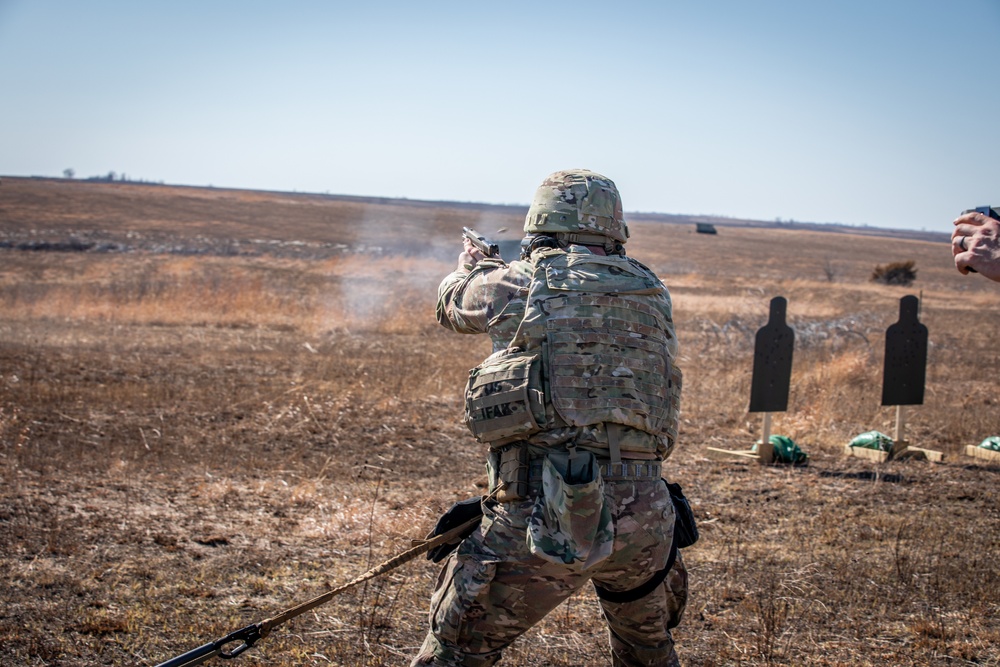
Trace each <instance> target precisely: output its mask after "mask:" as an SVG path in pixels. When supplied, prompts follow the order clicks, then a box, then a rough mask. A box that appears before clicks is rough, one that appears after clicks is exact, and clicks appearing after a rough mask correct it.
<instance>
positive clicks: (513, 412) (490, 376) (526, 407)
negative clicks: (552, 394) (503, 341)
mask: <svg viewBox="0 0 1000 667" xmlns="http://www.w3.org/2000/svg"><path fill="white" fill-rule="evenodd" d="M541 386H542V380H541V361H540V357H539V355H537V354H525V353H524V352H522V351H521V350H519V349H516V348H513V349H510V348H509V349H506V350H501V351H500V352H496V353H494V354H492V355H490V356H489V357H487V358H486V360H485V361H483V363H481V364H480V365H478V366H476V367H475V368H473V369H472V370H471V371H469V382H468V384H467V385H466V388H465V424H466V426H468V427H469V430H470V431H472V435H474V436H475V437H476V440H478V441H479V442H486V443H490V444H492V445H497V444H502V443H505V442H512V441H514V440H521V439H524V438H526V437H528V436H530V435H532V434H534V433H538V432H539V431H540V430H541V427H540V426H539V423H540V422H542V423H544V421H545V405H544V398H543V396H542V391H541Z"/></svg>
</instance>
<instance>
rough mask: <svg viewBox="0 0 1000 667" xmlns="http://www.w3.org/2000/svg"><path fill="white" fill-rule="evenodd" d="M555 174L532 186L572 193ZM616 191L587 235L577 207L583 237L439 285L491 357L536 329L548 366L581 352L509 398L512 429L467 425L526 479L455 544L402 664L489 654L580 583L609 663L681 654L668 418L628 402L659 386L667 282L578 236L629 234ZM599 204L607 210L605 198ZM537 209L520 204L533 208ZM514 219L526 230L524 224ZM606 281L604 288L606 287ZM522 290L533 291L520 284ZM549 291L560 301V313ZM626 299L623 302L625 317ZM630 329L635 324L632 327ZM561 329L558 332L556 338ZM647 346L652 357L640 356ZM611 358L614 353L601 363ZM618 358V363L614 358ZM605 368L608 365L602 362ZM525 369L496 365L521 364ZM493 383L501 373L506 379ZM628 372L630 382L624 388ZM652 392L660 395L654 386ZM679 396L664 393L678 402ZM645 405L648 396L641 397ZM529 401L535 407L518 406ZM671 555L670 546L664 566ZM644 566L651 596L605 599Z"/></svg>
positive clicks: (638, 580) (665, 354) (445, 318)
mask: <svg viewBox="0 0 1000 667" xmlns="http://www.w3.org/2000/svg"><path fill="white" fill-rule="evenodd" d="M564 173H566V172H557V173H556V174H553V175H552V176H550V177H549V179H547V180H546V182H545V183H543V186H542V188H540V192H541V191H542V189H547V190H548V194H550V193H551V192H552V191H556V192H557V194H558V196H560V197H562V199H560V200H559V201H558V202H557V203H559V204H561V203H562V202H563V201H565V200H567V199H569V198H570V195H568V194H566V192H564V191H563V190H559V188H560V187H561V183H562V178H563V174H564ZM581 173H582V174H584V175H585V176H586V178H587V179H590V180H591V181H593V180H595V179H596V180H597V182H598V183H603V182H605V181H606V182H607V183H610V188H612V189H613V194H614V196H615V197H617V189H614V184H613V183H611V182H610V181H607V179H604V177H601V176H600V175H598V174H593V173H592V172H571V173H570V174H571V176H574V177H575V176H577V175H578V174H581ZM601 179H604V180H603V181H602V180H601ZM589 187H591V188H593V186H592V185H591V186H589ZM536 198H537V195H536ZM572 203H574V205H577V202H575V201H574V202H572ZM613 204H614V205H615V206H617V212H618V215H617V216H606V217H604V218H602V219H601V223H602V225H604V227H603V228H602V229H600V230H598V231H601V234H600V235H597V236H598V238H597V239H596V240H595V238H594V235H588V234H587V232H589V231H592V230H588V229H586V224H585V222H586V218H585V217H584V216H583V215H582V214H581V215H580V220H583V221H584V224H581V225H580V230H581V231H582V232H584V233H583V234H582V236H581V237H578V238H582V239H583V240H582V242H580V243H573V240H577V239H571V240H570V242H568V243H563V244H562V245H563V246H564V248H561V249H545V248H543V249H540V250H537V251H535V252H533V253H532V254H531V256H530V257H529V258H527V259H522V260H518V261H514V262H511V263H510V264H509V265H508V264H505V263H503V262H502V261H499V260H492V259H485V260H481V261H479V262H478V263H477V264H476V265H475V266H474V267H465V268H460V269H459V270H458V271H455V272H454V273H452V274H451V275H449V276H447V277H446V278H445V279H444V281H443V282H442V283H441V286H440V288H439V293H438V307H437V317H438V320H439V322H441V324H443V325H444V326H446V327H448V328H450V329H453V330H454V331H457V332H459V333H487V334H489V335H490V337H491V338H492V341H493V349H494V355H491V358H490V359H494V358H496V359H497V360H498V363H500V364H502V363H504V361H505V359H507V358H514V359H515V360H516V359H517V354H513V355H512V356H508V355H510V353H511V351H512V350H513V351H514V352H515V353H519V351H522V350H528V351H529V352H530V351H532V350H537V349H540V348H541V347H542V345H543V342H544V344H547V345H548V348H549V351H548V352H547V354H548V356H547V357H546V364H547V369H548V372H550V373H551V372H552V367H553V362H552V359H555V358H557V356H555V355H563V357H564V358H566V359H575V360H577V361H576V363H577V365H578V366H581V367H583V368H584V369H585V371H584V372H582V376H583V377H575V376H579V375H581V373H580V372H576V371H573V369H572V368H571V369H570V372H569V373H564V374H563V375H568V376H569V377H562V376H560V377H552V378H546V380H545V387H546V388H547V389H548V388H549V387H550V385H555V384H558V383H562V384H563V385H565V386H566V387H568V388H564V389H556V388H555V387H554V386H553V387H552V391H551V394H552V398H547V399H546V400H545V402H544V405H531V406H529V405H528V403H530V402H531V401H530V400H528V399H525V405H524V406H523V412H519V411H518V410H517V406H516V405H515V414H513V415H511V414H507V415H505V417H504V418H503V423H504V424H514V425H513V426H512V428H511V429H510V430H507V431H497V430H495V429H494V430H487V432H486V433H485V434H484V433H480V432H477V431H476V429H475V428H473V424H471V423H470V428H473V432H474V433H475V434H476V435H477V437H480V436H484V437H480V439H481V440H482V441H484V442H487V443H488V444H489V445H490V449H491V451H490V457H489V462H488V470H489V472H490V483H491V491H493V490H494V489H495V488H496V487H497V486H498V485H500V481H499V480H500V478H501V477H502V475H501V474H500V473H499V472H498V468H500V467H502V466H501V465H500V464H499V462H500V457H501V452H504V451H506V450H508V449H509V448H511V447H517V448H521V449H522V450H523V451H524V452H526V454H525V460H526V461H528V462H529V463H528V467H529V468H530V475H529V482H528V487H527V490H528V493H527V494H526V497H523V498H521V497H515V498H513V499H512V500H510V501H507V502H498V501H496V500H488V501H486V502H484V503H483V511H484V519H483V522H482V524H481V525H480V527H479V530H478V531H477V532H474V533H473V534H472V535H471V536H469V537H468V538H467V539H465V540H464V541H463V542H462V543H461V545H459V547H458V549H457V550H456V551H455V553H453V554H451V556H450V557H449V560H448V561H447V563H446V565H445V567H444V569H443V570H442V572H441V575H440V578H439V580H438V584H437V587H436V589H435V592H434V596H433V598H432V601H431V610H430V626H431V627H430V632H429V633H428V635H427V637H426V639H425V641H424V644H423V646H422V648H421V650H420V653H419V654H418V656H417V657H416V658H415V659H414V661H413V663H412V664H413V665H474V666H477V667H478V666H486V665H492V664H494V663H495V662H497V661H498V660H499V659H500V657H501V653H502V651H503V649H504V648H505V647H507V646H509V645H510V643H511V642H513V641H514V640H515V639H516V638H517V637H519V636H520V635H521V634H523V633H524V632H525V631H527V630H528V629H529V628H530V627H531V626H533V625H534V624H535V623H537V622H538V621H539V620H541V618H542V617H544V616H545V615H546V614H547V613H548V612H550V611H551V610H552V609H554V608H555V607H556V606H557V605H558V604H559V603H560V602H562V601H563V600H565V599H566V598H568V597H569V596H571V595H572V594H573V593H575V592H576V591H578V590H579V589H580V588H581V587H583V586H585V585H586V584H587V582H588V581H593V582H594V583H595V585H596V587H597V588H598V591H599V597H600V598H601V607H602V610H603V614H604V617H605V619H606V621H607V623H608V628H609V635H610V643H611V649H612V656H613V663H614V664H615V665H629V666H631V665H636V666H639V665H643V666H649V665H656V666H661V665H677V664H679V663H678V662H677V655H676V653H675V651H674V646H673V639H672V637H671V634H670V628H672V627H674V626H676V625H677V624H678V623H679V622H680V619H681V615H682V613H683V610H684V606H685V602H686V599H687V572H686V570H685V568H684V564H683V562H682V559H681V558H680V554H679V552H677V550H676V549H672V548H671V547H672V539H673V525H674V509H673V505H672V503H671V499H670V495H669V493H668V491H667V488H666V484H665V482H664V481H663V480H662V479H660V475H659V470H660V468H659V465H660V463H659V462H660V461H661V460H663V459H665V458H666V457H667V456H669V454H670V451H671V449H672V447H673V439H674V435H675V433H676V432H675V431H673V430H670V429H669V428H666V427H663V428H661V426H660V425H661V422H663V421H664V419H659V420H658V421H657V420H653V421H652V422H651V421H649V420H650V419H652V417H650V416H649V415H648V414H647V413H652V412H656V411H657V410H658V409H659V408H658V407H657V405H656V403H657V398H656V397H655V396H654V397H652V398H648V397H647V398H646V399H644V400H645V403H644V405H646V408H647V409H646V410H645V411H641V410H640V411H638V412H637V411H635V410H632V411H630V409H629V405H630V402H629V399H630V398H631V397H632V394H633V393H635V391H636V389H635V388H636V387H646V386H651V385H661V386H665V385H666V384H667V380H668V378H667V377H666V375H667V374H668V371H667V370H666V369H667V368H669V367H670V365H671V361H672V360H673V359H674V358H676V353H677V342H676V338H675V336H674V332H673V321H672V312H671V303H670V296H669V293H668V292H667V291H666V288H664V287H663V286H662V283H660V282H659V280H658V279H656V277H655V276H653V275H652V273H651V272H649V270H648V269H646V268H645V267H643V266H642V265H641V264H639V263H638V262H635V261H634V260H631V259H627V258H625V257H624V256H623V255H622V256H618V255H616V254H615V255H614V256H611V257H606V256H603V255H599V254H594V252H593V251H592V250H591V249H589V248H588V247H587V246H591V247H593V245H594V242H596V243H601V242H602V240H601V238H600V237H602V236H604V237H606V236H607V235H608V234H609V233H610V235H611V236H612V237H613V238H617V237H618V236H619V235H620V240H621V241H624V238H625V237H626V236H627V232H626V231H625V230H624V221H621V227H620V228H615V227H613V225H614V224H615V222H616V220H619V219H620V204H619V203H618V202H617V200H615V201H614V202H613ZM598 205H600V206H604V207H605V209H606V208H607V202H598ZM550 208H551V206H550ZM583 208H584V207H583V206H582V205H581V206H580V209H581V210H583ZM532 215H533V212H532V211H530V210H529V222H530V220H531V219H532ZM609 219H610V220H611V222H610V223H609ZM574 220H576V218H574ZM609 224H610V225H612V227H611V230H612V231H611V232H608V228H609V227H608V225H609ZM525 229H526V231H528V230H529V224H528V223H526V226H525ZM543 229H544V227H543ZM619 229H620V231H619ZM583 243H586V245H583ZM608 247H609V248H612V247H613V245H611V244H610V243H609V245H608ZM618 247H619V248H620V246H618ZM540 271H544V272H546V275H547V276H548V284H549V286H550V287H553V286H554V288H555V292H554V293H553V294H550V293H547V292H545V288H544V287H542V288H539V287H538V283H539V278H538V276H539V272H540ZM533 276H534V278H533ZM588 280H594V281H595V283H594V290H595V291H597V292H599V294H597V295H596V296H594V295H592V294H591V292H590V291H587V292H580V291H578V292H573V293H572V294H574V295H575V294H585V295H590V296H586V297H584V300H582V301H581V300H579V299H577V300H573V298H570V299H564V298H563V296H564V294H563V293H561V292H559V289H560V285H561V283H562V282H564V281H568V282H571V283H573V284H574V285H579V284H583V285H588V283H587V281H588ZM615 281H618V283H616V282H615ZM542 282H544V280H543V281H542ZM609 282H610V284H611V287H607V285H608V283H609ZM616 284H617V285H618V286H615V285H616ZM605 288H606V289H605ZM529 289H530V290H533V291H531V292H530V294H529ZM601 289H603V290H604V291H603V292H601ZM619 289H620V291H621V292H624V293H630V294H633V295H637V296H632V297H630V298H631V301H629V302H628V303H624V302H621V301H620V299H619V295H618V292H617V291H615V290H619ZM588 290H589V288H588ZM546 304H547V305H546ZM553 304H563V305H567V307H566V308H563V309H562V310H561V311H559V312H556V311H555V310H553V307H552V305H553ZM623 308H628V309H631V310H629V311H628V313H631V315H628V313H626V311H625V310H622V309H623ZM637 309H638V310H637ZM621 313H626V315H621ZM636 313H638V315H636ZM560 317H561V318H564V319H563V320H562V321H563V322H564V324H568V325H569V326H570V327H574V326H575V327H577V328H578V329H579V330H580V331H590V330H597V329H599V330H600V331H602V332H604V331H606V330H611V329H613V328H614V327H615V326H619V327H624V330H623V331H624V333H623V332H621V331H620V332H618V333H619V334H620V335H624V336H625V337H626V338H625V339H622V338H621V337H619V338H618V339H615V338H614V336H613V335H610V334H608V335H603V337H600V336H599V337H596V338H591V339H587V338H586V337H585V336H584V337H581V336H582V334H572V333H571V334H566V333H565V331H563V332H562V333H560V331H559V329H558V325H556V326H555V327H553V325H552V320H553V319H557V318H560ZM628 317H632V319H636V318H638V319H639V320H644V323H643V322H628V323H626V324H624V325H622V324H621V320H622V318H625V319H628ZM602 318H603V319H602ZM605 325H606V326H605ZM564 328H565V327H564ZM637 330H638V331H641V332H643V335H641V336H640V335H639V334H638V333H635V331H637ZM647 334H648V336H647ZM560 335H562V338H560ZM567 336H569V337H568V338H567ZM629 337H633V338H642V339H643V340H646V339H647V338H650V339H651V340H654V341H656V343H655V346H654V347H655V348H656V350H654V351H653V352H656V353H655V354H654V353H653V352H651V351H649V350H645V349H642V348H639V352H638V353H636V352H635V351H634V350H632V351H631V352H630V350H628V349H624V348H623V346H622V345H620V343H621V341H622V340H626V341H628V340H630V338H629ZM543 339H544V340H543ZM561 340H562V341H568V342H566V344H565V345H563V344H562V343H560V341H561ZM581 341H585V343H582V342H581ZM602 345H603V347H602ZM650 345H653V344H652V343H650ZM587 347H595V348H597V349H598V350H599V351H600V353H599V354H596V355H594V356H592V357H591V358H585V357H586V355H583V356H581V354H578V353H579V352H580V350H582V349H584V348H587ZM609 350H610V351H612V352H609ZM619 353H620V354H623V355H626V356H625V357H624V358H625V361H620V360H619V358H618V356H617V354H619ZM630 353H631V354H633V356H635V355H636V354H638V357H637V358H636V359H632V360H631V362H634V363H631V362H630V360H629V359H628V358H627V355H628V354H630ZM657 354H658V355H659V356H657ZM522 356H523V355H522ZM611 357H614V358H613V359H612V358H611ZM647 357H648V358H650V359H653V362H648V361H645V359H646V358H647ZM531 359H534V357H531ZM581 359H582V361H581ZM609 359H611V362H612V363H610V364H607V363H604V362H607V361H608V360H609ZM487 361H490V360H487ZM598 361H600V362H601V363H598ZM664 361H665V365H666V367H664V365H663V364H664ZM531 363H532V364H534V361H532V362H531ZM484 364H485V362H484ZM616 364H617V368H612V367H614V366H615V365H616ZM644 364H645V365H646V367H647V371H648V370H649V368H652V369H654V370H656V369H659V370H657V371H656V372H653V373H652V375H653V376H654V377H649V378H647V377H645V375H650V373H648V372H647V373H645V375H644V374H643V371H642V368H643V367H644ZM650 364H652V365H650ZM539 365H540V364H539ZM605 366H607V367H608V369H610V370H603V371H602V370H601V369H602V368H603V367H605ZM626 366H629V368H625V367H626ZM526 368H527V366H526ZM531 368H534V366H531ZM595 369H596V370H595ZM630 369H631V370H630ZM480 370H481V369H480ZM633 371H634V372H633ZM532 372H534V371H525V372H524V373H522V374H520V375H519V374H517V373H509V374H508V375H505V376H504V377H505V378H520V377H522V376H526V375H530V374H531V373H532ZM602 373H603V375H602ZM473 375H475V371H474V372H473ZM556 375H558V373H557V374H556ZM619 376H625V377H624V379H623V380H622V381H623V382H625V384H622V383H621V382H619V380H621V379H622V378H621V377H619ZM646 380H649V381H648V382H646ZM514 383H515V384H516V379H515V381H514ZM496 384H498V385H503V386H504V387H507V386H508V385H509V384H510V383H509V382H504V383H496ZM470 386H471V384H470ZM623 386H624V387H630V388H629V389H621V387H623ZM581 387H583V389H581ZM512 391H513V390H512ZM643 391H645V389H643ZM650 391H652V392H654V393H655V392H656V389H653V390H650ZM678 391H679V389H678ZM573 392H576V393H573ZM528 394H530V392H527V391H526V392H525V395H528ZM588 397H590V398H588ZM677 398H679V396H674V397H672V399H673V400H674V405H675V407H676V399H677ZM487 399H489V397H487ZM660 399H661V401H660V402H664V401H666V402H665V403H664V405H663V406H660V407H662V410H661V412H663V415H661V417H664V416H668V415H667V412H668V410H667V407H668V406H667V405H666V403H669V400H670V399H671V397H664V396H660ZM553 401H554V402H553ZM487 402H488V401H487ZM650 403H652V404H654V405H653V407H652V409H649V405H648V404H650ZM617 406H624V407H621V408H619V407H617ZM531 412H534V413H535V414H533V415H531V416H526V415H527V414H528V413H531ZM636 414H638V415H639V416H638V417H636ZM673 416H674V417H676V415H673ZM474 419H475V415H470V414H467V422H472V421H474ZM595 419H598V420H602V421H597V422H594V420H595ZM522 421H523V422H526V423H530V424H535V423H536V422H537V423H538V424H541V425H543V427H542V428H535V429H528V430H520V425H519V424H518V423H515V422H522ZM667 421H669V420H667ZM654 422H655V423H654ZM674 428H675V427H674ZM487 429H489V427H487ZM498 436H499V437H498ZM612 446H613V447H614V449H615V452H616V454H615V457H617V458H615V457H612V458H615V460H616V462H617V460H618V459H620V460H621V461H624V465H618V466H610V465H609V463H608V461H609V447H612ZM619 450H620V457H619V456H618V454H617V452H618V451H619ZM581 452H582V453H583V455H581ZM597 469H600V471H601V472H600V474H597V473H596V470H597ZM640 471H641V472H640ZM501 486H502V485H501ZM501 498H502V496H501ZM671 557H673V558H674V560H673V563H672V565H669V562H670V561H669V559H670V558H671ZM658 573H659V574H660V577H659V578H656V575H657V574H658ZM663 575H665V576H663ZM660 579H662V582H661V583H659V584H658V585H657V584H656V583H655V582H656V581H659V580H660ZM651 580H652V581H653V585H654V586H655V588H653V589H652V590H651V591H650V592H649V593H648V594H645V595H643V596H642V597H640V598H639V599H635V600H627V601H614V599H615V596H614V593H615V592H622V591H632V590H633V589H637V588H640V587H642V585H643V584H646V583H648V582H650V581H651ZM602 591H603V593H602ZM609 592H610V593H609Z"/></svg>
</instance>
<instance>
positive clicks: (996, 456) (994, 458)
mask: <svg viewBox="0 0 1000 667" xmlns="http://www.w3.org/2000/svg"><path fill="white" fill-rule="evenodd" d="M965 455H966V456H971V457H972V458H974V459H979V460H980V461H989V462H990V463H1000V452H996V451H993V450H992V449H987V448H986V447H979V446H977V445H966V446H965Z"/></svg>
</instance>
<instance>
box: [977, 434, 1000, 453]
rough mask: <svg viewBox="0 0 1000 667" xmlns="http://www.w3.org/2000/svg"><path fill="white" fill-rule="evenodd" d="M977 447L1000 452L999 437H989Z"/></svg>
mask: <svg viewBox="0 0 1000 667" xmlns="http://www.w3.org/2000/svg"><path fill="white" fill-rule="evenodd" d="M979 446H980V447H982V448H983V449H990V450H993V451H994V452H1000V436H996V435H993V436H990V437H989V438H986V439H985V440H983V441H982V442H981V443H979Z"/></svg>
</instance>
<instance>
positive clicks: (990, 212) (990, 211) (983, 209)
mask: <svg viewBox="0 0 1000 667" xmlns="http://www.w3.org/2000/svg"><path fill="white" fill-rule="evenodd" d="M966 213H982V214H983V215H985V216H986V217H987V218H993V219H994V220H1000V210H997V208H996V207H995V206H977V207H976V208H970V209H969V210H967V211H962V215H965V214H966Z"/></svg>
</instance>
